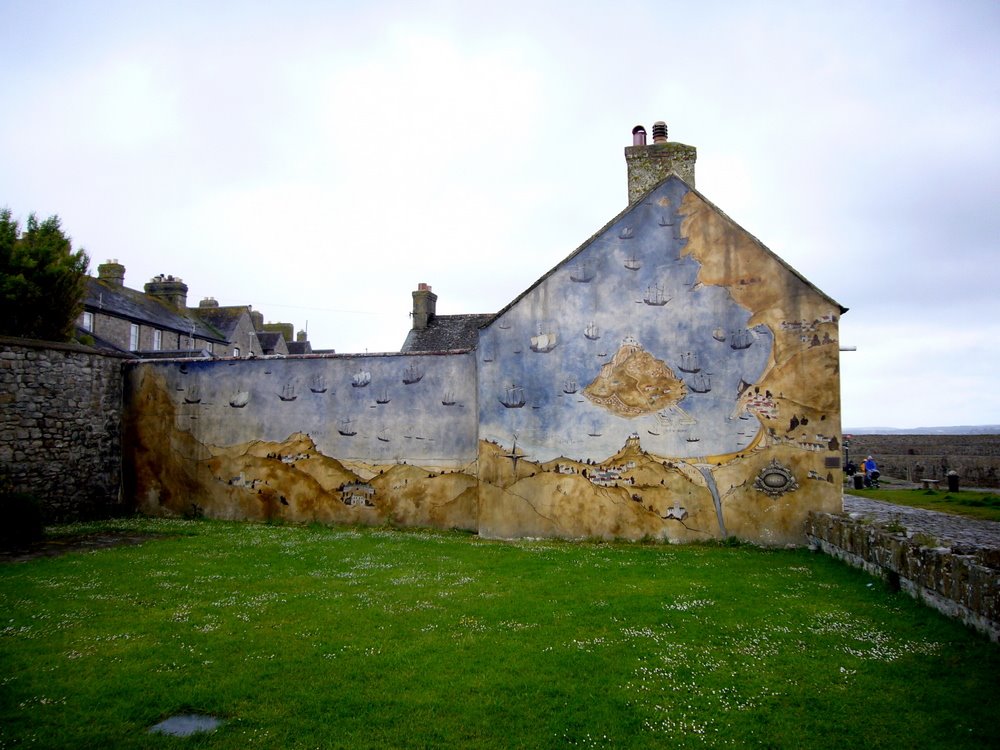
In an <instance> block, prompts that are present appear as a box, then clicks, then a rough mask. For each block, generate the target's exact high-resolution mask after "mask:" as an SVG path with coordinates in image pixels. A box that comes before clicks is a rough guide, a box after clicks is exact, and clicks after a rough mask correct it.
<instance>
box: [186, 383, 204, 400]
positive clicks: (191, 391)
mask: <svg viewBox="0 0 1000 750" xmlns="http://www.w3.org/2000/svg"><path fill="white" fill-rule="evenodd" d="M184 403H185V404H200V403H201V391H200V390H198V386H192V387H191V388H188V390H187V392H186V393H185V394H184Z"/></svg>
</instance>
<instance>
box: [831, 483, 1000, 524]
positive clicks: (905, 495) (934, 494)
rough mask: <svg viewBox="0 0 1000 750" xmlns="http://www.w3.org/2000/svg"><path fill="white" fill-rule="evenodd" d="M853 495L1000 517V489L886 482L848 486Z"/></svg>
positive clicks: (929, 508) (973, 514)
mask: <svg viewBox="0 0 1000 750" xmlns="http://www.w3.org/2000/svg"><path fill="white" fill-rule="evenodd" d="M844 491H845V492H847V493H848V494H850V495H857V496H858V497H870V498H871V499H873V500H882V501H884V502H887V503H895V504H896V505H909V506H910V507H913V508H926V509H927V510H939V511H942V512H943V513H953V514H955V515H958V516H967V517H969V518H980V519H983V520H986V521H1000V492H998V491H986V492H983V491H977V490H959V491H958V492H948V491H947V490H924V489H898V488H892V487H885V486H883V487H882V488H881V489H877V490H876V489H863V490H856V489H853V488H845V490H844Z"/></svg>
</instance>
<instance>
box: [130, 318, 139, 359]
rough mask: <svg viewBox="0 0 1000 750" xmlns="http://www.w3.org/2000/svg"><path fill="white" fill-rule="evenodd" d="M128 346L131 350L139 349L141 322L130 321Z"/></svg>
mask: <svg viewBox="0 0 1000 750" xmlns="http://www.w3.org/2000/svg"><path fill="white" fill-rule="evenodd" d="M128 348H129V351H132V352H137V351H139V324H138V323H129V327H128Z"/></svg>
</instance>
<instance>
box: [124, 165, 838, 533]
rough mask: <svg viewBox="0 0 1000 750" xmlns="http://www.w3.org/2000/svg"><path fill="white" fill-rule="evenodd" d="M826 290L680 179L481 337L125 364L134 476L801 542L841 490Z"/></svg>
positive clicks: (286, 494)
mask: <svg viewBox="0 0 1000 750" xmlns="http://www.w3.org/2000/svg"><path fill="white" fill-rule="evenodd" d="M840 311H841V309H840V307H839V306H838V305H837V304H836V303H835V302H833V301H832V300H830V299H829V298H828V297H826V296H825V295H823V294H822V293H821V292H819V291H818V290H817V289H816V288H815V287H813V286H811V285H810V284H808V283H807V282H806V281H805V280H803V279H802V278H801V277H800V276H798V274H796V273H795V272H794V271H793V270H792V269H791V268H789V267H788V266H786V265H785V264H783V263H782V262H781V261H780V260H779V259H777V258H776V257H775V256H774V255H773V254H772V253H770V251H768V250H767V249H766V248H764V247H763V246H762V245H760V243H759V242H757V240H755V239H754V238H753V237H752V236H751V235H749V234H748V233H747V232H745V231H744V230H743V229H741V228H740V227H739V226H737V225H736V224H734V223H733V222H732V221H730V220H729V219H728V218H727V217H726V216H725V215H724V214H722V213H721V212H720V211H718V209H716V208H715V207H714V206H712V205H711V204H709V203H708V202H707V201H705V199H704V198H702V197H701V196H700V195H699V194H698V193H696V192H695V191H693V190H691V189H690V188H689V187H688V186H687V185H686V184H685V183H683V182H682V181H681V180H679V179H677V178H675V177H672V178H670V179H668V180H666V181H665V182H663V183H661V184H660V185H659V186H658V187H656V188H655V189H654V190H653V191H652V192H651V193H650V194H648V195H647V196H646V197H645V198H644V199H643V200H641V201H640V202H638V203H636V204H634V205H633V206H631V207H629V208H628V209H627V210H626V211H625V212H623V213H622V214H621V215H620V216H618V217H617V218H616V219H615V220H613V221H612V222H611V223H610V224H608V225H607V226H606V227H605V228H604V229H603V230H601V231H600V232H599V233H598V234H597V235H595V236H594V237H593V238H592V239H591V240H590V241H588V242H587V243H585V244H584V245H583V246H582V247H581V248H580V249H579V250H578V251H577V252H576V253H574V254H573V255H572V256H571V257H570V258H568V259H567V260H566V261H564V262H563V263H561V264H559V265H558V266H557V267H556V268H554V269H553V270H552V271H551V272H549V273H548V274H546V275H545V276H544V277H543V278H542V279H541V280H540V281H538V282H537V283H536V284H535V285H534V286H532V287H531V288H530V289H529V290H528V291H527V292H525V293H524V294H523V295H521V297H519V298H518V299H517V300H515V301H514V302H512V303H511V304H510V305H509V306H508V307H507V308H505V309H504V310H502V311H501V312H500V313H499V314H498V315H497V316H496V317H495V318H493V319H492V321H491V322H489V323H488V324H487V325H486V326H485V327H484V328H482V329H480V334H479V342H478V346H477V348H476V349H475V350H474V351H471V352H466V353H454V352H452V353H447V354H406V355H403V354H398V355H374V356H360V355H346V356H345V355H335V356H329V357H305V358H295V357H289V358H284V359H282V358H277V359H272V358H267V359H257V360H214V361H186V362H181V361H174V362H158V363H157V362H148V363H141V364H136V365H133V366H132V367H131V368H130V370H129V377H128V380H127V397H128V408H127V410H126V423H127V434H126V441H125V444H126V450H128V451H130V452H131V456H130V460H128V461H126V464H127V465H129V466H130V467H131V473H130V477H129V488H128V489H129V491H130V492H131V493H132V495H133V496H134V497H136V498H137V499H138V504H139V507H140V509H141V510H143V511H145V512H148V513H164V514H184V513H192V512H194V513H203V514H205V515H208V516H212V517H219V518H234V519H235V518H246V519H257V520H261V519H273V518H282V519H287V520H290V521H298V522H309V521H319V522H327V523H367V524H377V523H385V522H393V523H399V524H406V525H429V526H437V527H444V528H453V527H458V528H465V529H470V530H476V531H478V532H479V533H480V534H483V535H484V536H492V537H505V538H510V537H520V536H563V537H570V538H579V537H594V536H596V537H607V538H611V537H619V538H631V539H638V538H643V537H649V538H655V539H661V540H670V541H692V540H701V539H711V538H720V537H726V536H730V535H736V536H739V537H742V538H746V539H751V540H755V541H759V542H762V543H767V544H783V543H801V542H802V539H803V536H802V529H803V522H804V520H805V517H806V515H807V514H808V513H809V512H810V511H835V510H839V509H840V502H841V484H840V482H841V475H840V469H839V466H840V446H839V443H838V436H839V434H840V424H839V419H840V417H839V414H840V404H839V347H838V342H837V337H838V322H839V321H838V318H839V314H840Z"/></svg>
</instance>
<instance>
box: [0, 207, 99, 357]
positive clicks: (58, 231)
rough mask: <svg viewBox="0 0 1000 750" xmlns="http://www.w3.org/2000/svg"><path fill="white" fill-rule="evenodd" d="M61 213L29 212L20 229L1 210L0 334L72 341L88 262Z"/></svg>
mask: <svg viewBox="0 0 1000 750" xmlns="http://www.w3.org/2000/svg"><path fill="white" fill-rule="evenodd" d="M89 263H90V259H89V258H88V257H87V253H86V252H84V251H83V250H82V249H81V250H78V251H76V252H75V253H74V252H73V247H72V243H71V241H70V238H69V237H67V236H66V234H65V233H64V232H63V230H62V227H61V226H60V223H59V217H58V216H50V217H49V218H48V219H46V220H45V221H42V222H39V221H38V219H37V218H36V217H35V215H34V214H31V216H29V217H28V220H27V222H25V228H24V231H23V232H22V231H21V229H20V227H19V226H18V223H17V222H16V221H14V220H13V219H12V218H11V212H10V209H9V208H3V209H0V334H4V335H7V336H21V337H24V338H35V339H43V340H45V341H69V340H70V339H71V338H72V337H73V333H74V331H75V328H76V319H77V318H78V317H79V315H80V312H81V311H82V310H83V294H84V290H85V285H86V281H85V278H86V273H87V266H88V265H89Z"/></svg>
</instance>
